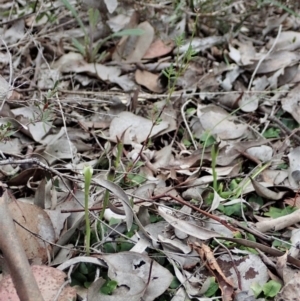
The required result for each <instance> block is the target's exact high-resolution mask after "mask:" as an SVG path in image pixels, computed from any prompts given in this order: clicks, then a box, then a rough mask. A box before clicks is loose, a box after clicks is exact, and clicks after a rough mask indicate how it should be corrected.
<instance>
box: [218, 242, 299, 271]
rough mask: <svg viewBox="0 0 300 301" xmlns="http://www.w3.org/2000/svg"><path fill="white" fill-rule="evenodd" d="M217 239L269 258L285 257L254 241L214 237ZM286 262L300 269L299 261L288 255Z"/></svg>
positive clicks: (275, 250)
mask: <svg viewBox="0 0 300 301" xmlns="http://www.w3.org/2000/svg"><path fill="white" fill-rule="evenodd" d="M216 238H217V239H221V240H227V241H231V242H234V243H237V244H240V245H243V246H245V247H249V248H253V249H255V248H257V249H259V250H261V251H263V252H264V253H267V254H269V255H271V256H276V257H280V256H283V255H285V253H284V252H281V251H279V250H277V249H273V248H270V247H268V246H266V245H263V244H260V243H257V242H255V241H251V240H247V239H242V238H232V237H221V236H220V237H216ZM287 261H288V262H289V263H291V264H293V265H295V266H296V267H298V268H300V260H299V259H296V258H294V257H292V256H290V255H288V256H287Z"/></svg>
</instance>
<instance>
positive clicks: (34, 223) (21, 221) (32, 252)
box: [8, 200, 55, 263]
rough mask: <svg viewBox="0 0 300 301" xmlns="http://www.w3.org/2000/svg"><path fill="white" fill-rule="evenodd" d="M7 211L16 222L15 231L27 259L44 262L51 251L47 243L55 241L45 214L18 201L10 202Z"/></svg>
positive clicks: (37, 208)
mask: <svg viewBox="0 0 300 301" xmlns="http://www.w3.org/2000/svg"><path fill="white" fill-rule="evenodd" d="M8 209H9V211H10V214H11V216H12V218H13V219H14V220H15V221H16V222H18V224H16V230H17V233H18V236H19V238H20V240H21V242H22V245H23V248H24V250H25V253H26V255H27V258H28V259H29V260H31V261H34V262H37V263H41V262H46V261H47V260H48V252H50V251H51V249H52V247H51V245H49V244H48V243H51V242H52V243H53V242H54V241H55V232H54V229H53V225H52V223H51V220H50V218H49V216H48V215H47V213H46V212H45V211H44V210H42V209H41V208H39V207H37V206H35V205H32V204H28V203H24V202H20V201H18V200H13V201H11V202H10V203H9V204H8ZM20 225H21V226H22V227H21V226H20ZM23 227H24V228H23ZM25 229H27V230H25ZM29 231H30V232H29ZM31 233H33V234H31ZM34 234H36V235H37V236H38V237H37V236H35V235H34ZM43 239H44V241H43Z"/></svg>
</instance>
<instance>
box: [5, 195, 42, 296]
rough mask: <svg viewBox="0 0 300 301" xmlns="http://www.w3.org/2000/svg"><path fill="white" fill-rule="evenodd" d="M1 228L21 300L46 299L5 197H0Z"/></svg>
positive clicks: (11, 271) (6, 256) (6, 258)
mask: <svg viewBox="0 0 300 301" xmlns="http://www.w3.org/2000/svg"><path fill="white" fill-rule="evenodd" d="M0 229H1V231H0V249H1V250H2V252H3V255H4V258H5V260H6V262H7V264H8V267H9V270H10V273H11V277H12V280H13V283H14V285H15V288H16V290H17V294H18V296H19V298H20V300H21V301H44V299H43V297H42V295H41V292H40V290H39V287H38V285H37V283H36V281H35V278H34V276H33V273H32V270H31V268H30V265H29V263H28V259H27V256H26V254H25V251H24V249H23V247H22V244H21V242H20V240H19V238H18V235H17V232H16V228H15V224H14V222H13V220H12V218H11V216H10V213H9V211H8V208H7V205H6V202H5V199H4V197H0ZM12 250H13V251H12Z"/></svg>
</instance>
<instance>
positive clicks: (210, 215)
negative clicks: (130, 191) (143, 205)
mask: <svg viewBox="0 0 300 301" xmlns="http://www.w3.org/2000/svg"><path fill="white" fill-rule="evenodd" d="M163 197H169V198H171V199H173V200H175V201H177V202H178V203H180V204H183V205H185V206H187V207H190V208H192V209H194V210H195V211H198V212H200V213H202V214H203V215H205V216H207V217H209V218H211V219H213V220H215V221H217V222H219V223H220V224H222V225H223V226H225V227H226V228H228V229H229V230H230V231H233V232H239V230H238V229H236V228H234V227H233V226H232V225H230V224H229V223H228V222H227V221H225V220H222V219H220V218H219V217H218V216H216V215H213V214H211V213H209V212H206V211H204V210H202V209H200V208H198V207H196V206H194V205H192V204H190V203H188V202H186V201H184V200H181V199H180V198H178V197H176V196H173V195H170V194H161V195H157V196H155V197H152V198H151V199H152V200H155V199H160V198H163Z"/></svg>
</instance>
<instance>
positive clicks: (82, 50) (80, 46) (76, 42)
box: [72, 38, 86, 56]
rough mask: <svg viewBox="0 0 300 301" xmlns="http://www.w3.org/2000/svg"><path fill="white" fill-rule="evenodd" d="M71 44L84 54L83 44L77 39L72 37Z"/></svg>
mask: <svg viewBox="0 0 300 301" xmlns="http://www.w3.org/2000/svg"><path fill="white" fill-rule="evenodd" d="M72 44H73V46H74V47H75V48H76V49H77V50H78V51H79V52H80V53H81V54H82V55H83V56H85V54H86V51H85V46H84V45H82V44H81V43H80V42H79V41H78V40H77V39H75V38H72Z"/></svg>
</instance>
